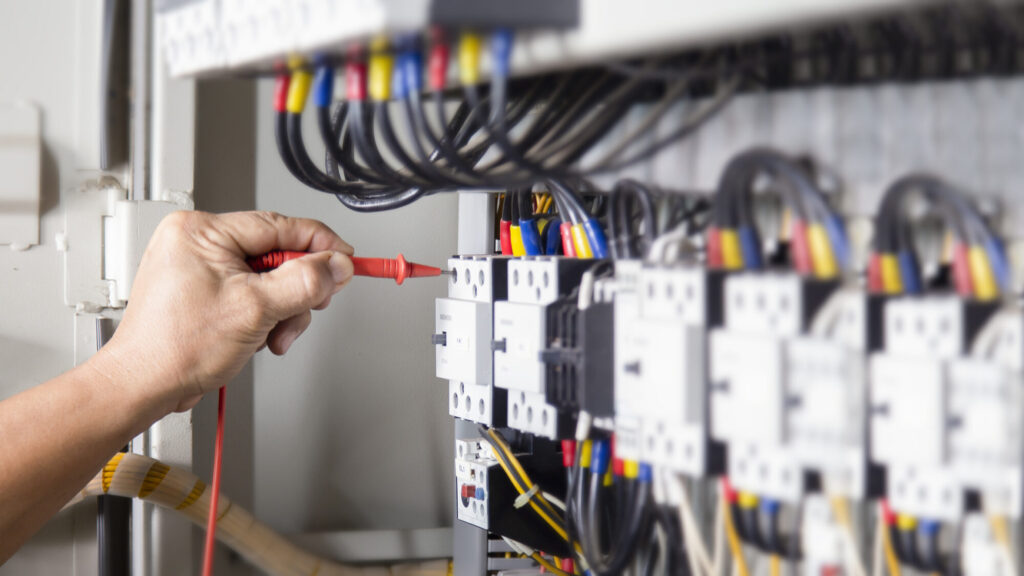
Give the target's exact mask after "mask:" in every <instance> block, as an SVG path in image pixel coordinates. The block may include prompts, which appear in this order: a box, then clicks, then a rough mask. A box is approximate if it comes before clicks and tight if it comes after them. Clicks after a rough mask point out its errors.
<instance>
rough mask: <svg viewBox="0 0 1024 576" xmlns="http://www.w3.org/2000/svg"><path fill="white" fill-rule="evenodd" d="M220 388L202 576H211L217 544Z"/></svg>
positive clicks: (221, 433) (221, 435)
mask: <svg viewBox="0 0 1024 576" xmlns="http://www.w3.org/2000/svg"><path fill="white" fill-rule="evenodd" d="M225 390H226V387H224V386H221V389H220V392H219V395H218V399H217V439H216V440H215V441H214V444H213V486H212V488H211V489H212V490H213V492H211V493H210V513H209V514H208V515H207V516H206V554H205V556H204V557H203V576H213V550H214V545H215V544H216V542H217V500H218V499H219V498H218V497H219V496H220V462H221V456H222V454H223V446H224V396H225V394H224V392H225Z"/></svg>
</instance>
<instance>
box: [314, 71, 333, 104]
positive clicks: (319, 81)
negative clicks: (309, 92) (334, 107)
mask: <svg viewBox="0 0 1024 576" xmlns="http://www.w3.org/2000/svg"><path fill="white" fill-rule="evenodd" d="M333 99H334V68H331V67H330V66H329V65H327V64H323V65H321V66H317V68H316V77H315V78H314V79H313V103H314V104H315V105H316V107H317V108H326V107H328V106H330V105H331V101H332V100H333Z"/></svg>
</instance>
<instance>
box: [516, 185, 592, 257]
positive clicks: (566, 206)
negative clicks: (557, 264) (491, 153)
mask: <svg viewBox="0 0 1024 576" xmlns="http://www.w3.org/2000/svg"><path fill="white" fill-rule="evenodd" d="M548 190H549V192H547V193H545V194H540V195H533V194H532V193H531V192H530V191H529V189H522V190H512V191H509V192H508V193H506V194H505V195H503V197H502V200H501V215H500V218H499V240H500V245H501V253H502V254H504V255H506V256H538V255H543V254H547V255H553V254H564V255H566V256H570V257H575V258H606V257H607V256H608V241H607V239H606V237H605V234H604V228H603V227H602V226H601V224H600V223H599V222H598V220H597V218H596V217H594V216H592V215H591V214H590V212H589V211H588V210H587V208H586V207H585V206H584V204H583V201H582V200H581V199H580V197H579V195H578V194H577V193H576V191H574V190H573V189H571V188H570V187H568V186H567V185H565V184H564V183H562V182H559V181H549V183H548ZM552 206H555V207H557V212H558V215H557V216H555V215H553V214H551V208H552ZM563 219H564V220H563Z"/></svg>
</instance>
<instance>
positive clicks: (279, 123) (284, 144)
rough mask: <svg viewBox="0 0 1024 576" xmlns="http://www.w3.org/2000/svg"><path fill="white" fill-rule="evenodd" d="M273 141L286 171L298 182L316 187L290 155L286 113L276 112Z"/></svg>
mask: <svg viewBox="0 0 1024 576" xmlns="http://www.w3.org/2000/svg"><path fill="white" fill-rule="evenodd" d="M274 141H275V142H277V152H278V154H279V155H280V156H281V161H282V162H284V165H285V167H286V168H288V171H289V172H291V173H292V176H294V177H295V178H296V179H297V180H298V181H299V182H302V183H303V184H305V185H306V186H309V187H310V188H316V186H315V185H313V183H312V182H310V180H309V178H307V177H306V174H305V173H304V172H303V171H302V170H300V169H299V165H298V164H297V163H296V162H295V157H294V156H292V150H291V147H290V146H289V144H288V113H287V112H277V113H276V115H275V118H274Z"/></svg>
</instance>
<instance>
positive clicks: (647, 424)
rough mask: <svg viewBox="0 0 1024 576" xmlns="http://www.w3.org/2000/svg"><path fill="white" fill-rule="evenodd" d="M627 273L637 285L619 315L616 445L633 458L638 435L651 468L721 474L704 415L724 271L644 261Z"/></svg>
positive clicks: (718, 448)
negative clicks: (711, 333)
mask: <svg viewBox="0 0 1024 576" xmlns="http://www.w3.org/2000/svg"><path fill="white" fill-rule="evenodd" d="M616 273H617V274H618V270H617V271H616ZM630 274H632V278H634V282H633V286H634V290H633V291H632V294H629V295H628V296H626V297H624V298H623V299H622V302H621V305H622V310H621V313H619V311H618V310H617V313H616V330H615V331H616V338H617V348H616V354H615V385H616V395H615V397H616V406H617V408H616V411H617V418H618V417H619V415H620V414H621V415H623V416H625V418H624V421H623V423H622V424H621V425H620V424H619V422H616V431H617V434H618V435H617V436H616V449H617V450H618V451H619V452H620V453H621V452H622V451H623V450H622V448H620V446H623V447H624V448H625V449H626V452H625V453H626V455H627V456H628V455H629V451H630V449H629V444H630V442H629V439H630V438H636V439H638V440H639V444H640V446H639V453H640V455H639V458H641V459H642V460H643V461H646V462H650V463H651V464H653V465H656V466H664V467H666V468H668V469H670V470H675V471H679V472H683V473H686V474H689V475H693V476H702V475H705V474H708V473H713V472H717V471H720V469H721V467H722V462H721V460H722V458H721V456H722V451H721V446H720V445H719V444H718V443H712V442H711V440H710V434H709V433H710V430H709V425H708V424H709V420H708V417H707V415H708V405H707V404H708V398H707V374H708V371H707V328H708V326H712V325H715V324H720V323H721V318H722V305H721V296H720V295H721V293H722V291H721V286H722V279H723V276H722V275H721V274H720V273H717V272H710V271H707V270H705V269H704V268H702V267H699V266H678V267H668V268H666V267H653V266H647V267H644V268H642V269H639V270H636V271H635V273H634V271H633V270H632V269H629V270H625V271H624V272H623V275H624V280H623V281H626V279H628V278H630V276H629V275H630ZM631 299H632V301H635V306H631V304H632V301H631ZM619 305H620V302H619V301H618V300H617V301H616V307H617V308H618V307H619ZM620 398H621V400H619V399H620ZM632 421H635V422H636V423H637V424H636V426H637V427H638V428H637V429H638V432H639V434H637V435H631V434H630V428H631V422H632ZM620 428H621V429H623V431H624V432H625V434H622V433H619V432H620V430H619V429H620Z"/></svg>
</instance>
